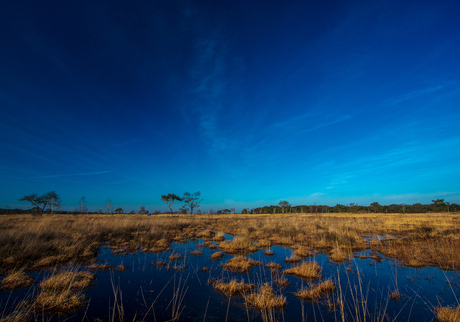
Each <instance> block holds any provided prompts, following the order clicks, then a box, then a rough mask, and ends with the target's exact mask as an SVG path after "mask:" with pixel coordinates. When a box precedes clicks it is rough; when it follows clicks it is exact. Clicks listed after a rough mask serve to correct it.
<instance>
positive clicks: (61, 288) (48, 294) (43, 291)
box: [35, 272, 95, 313]
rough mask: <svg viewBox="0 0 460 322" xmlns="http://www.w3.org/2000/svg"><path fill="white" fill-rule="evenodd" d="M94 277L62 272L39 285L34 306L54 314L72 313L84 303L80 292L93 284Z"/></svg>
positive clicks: (84, 298) (85, 300)
mask: <svg viewBox="0 0 460 322" xmlns="http://www.w3.org/2000/svg"><path fill="white" fill-rule="evenodd" d="M94 278H95V276H94V274H92V273H90V272H62V273H59V274H57V275H54V276H51V277H49V278H48V279H46V280H44V281H42V282H41V283H40V293H39V294H38V296H37V298H36V299H35V304H36V305H38V306H39V307H42V308H43V309H45V310H51V311H56V312H63V313H65V312H70V311H74V310H76V309H78V308H80V307H81V306H83V305H84V304H85V303H86V302H87V299H86V296H85V295H84V294H82V293H81V292H80V291H81V290H83V289H86V288H88V287H90V286H91V285H92V284H93V280H94Z"/></svg>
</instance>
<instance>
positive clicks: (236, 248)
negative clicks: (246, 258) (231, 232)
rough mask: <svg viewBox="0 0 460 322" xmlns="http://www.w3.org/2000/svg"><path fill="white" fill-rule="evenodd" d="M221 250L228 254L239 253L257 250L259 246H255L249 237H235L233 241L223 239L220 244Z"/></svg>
mask: <svg viewBox="0 0 460 322" xmlns="http://www.w3.org/2000/svg"><path fill="white" fill-rule="evenodd" d="M219 248H220V250H221V251H223V252H224V253H227V254H237V253H244V252H253V251H257V249H258V248H257V246H255V245H254V244H253V242H252V240H250V239H247V238H239V237H235V238H233V239H232V241H227V240H225V241H223V242H221V243H220V244H219Z"/></svg>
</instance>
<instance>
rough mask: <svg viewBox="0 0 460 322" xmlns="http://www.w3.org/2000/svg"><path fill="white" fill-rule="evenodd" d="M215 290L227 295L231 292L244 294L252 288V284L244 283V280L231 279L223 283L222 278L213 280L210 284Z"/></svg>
mask: <svg viewBox="0 0 460 322" xmlns="http://www.w3.org/2000/svg"><path fill="white" fill-rule="evenodd" d="M212 286H213V287H214V289H215V290H216V291H219V292H222V293H226V294H228V295H229V296H232V295H233V294H245V293H247V292H249V291H250V290H252V289H253V288H254V285H253V284H246V283H244V281H241V282H238V281H236V280H231V281H230V282H229V283H225V282H224V281H223V280H217V281H214V283H213V284H212Z"/></svg>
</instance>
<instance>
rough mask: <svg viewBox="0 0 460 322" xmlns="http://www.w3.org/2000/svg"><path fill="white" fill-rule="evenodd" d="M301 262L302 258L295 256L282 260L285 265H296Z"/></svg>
mask: <svg viewBox="0 0 460 322" xmlns="http://www.w3.org/2000/svg"><path fill="white" fill-rule="evenodd" d="M301 260H302V258H300V257H298V256H296V255H295V254H292V255H291V256H290V257H287V258H285V259H284V261H285V262H286V263H298V262H300V261H301Z"/></svg>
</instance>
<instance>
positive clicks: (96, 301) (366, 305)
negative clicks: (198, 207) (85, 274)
mask: <svg viewBox="0 0 460 322" xmlns="http://www.w3.org/2000/svg"><path fill="white" fill-rule="evenodd" d="M227 238H231V237H230V236H227ZM203 243H204V241H203V240H202V239H197V240H194V241H188V242H187V243H173V244H172V245H171V246H170V248H169V250H168V251H165V252H163V253H158V254H152V253H144V252H142V251H138V252H134V253H122V254H116V255H114V254H113V251H112V249H110V248H108V246H102V247H101V249H100V253H99V256H98V258H97V261H98V262H100V263H108V264H110V265H112V266H118V265H124V266H126V267H127V268H128V269H126V270H124V271H118V270H115V269H110V270H101V271H94V273H95V274H96V280H95V285H94V286H93V287H91V288H89V289H87V290H85V291H83V293H84V294H85V295H86V296H87V297H88V298H89V302H88V304H87V305H86V306H85V307H82V308H81V309H79V310H78V311H76V312H72V313H69V314H67V315H59V314H45V316H42V315H41V314H40V313H37V315H36V317H33V318H32V320H40V321H43V320H45V321H167V320H177V321H225V320H227V321H262V320H263V318H265V319H267V317H266V316H263V313H261V312H260V311H258V310H254V309H251V308H247V307H246V306H245V304H244V300H243V298H242V297H241V296H238V295H237V296H233V297H231V298H229V297H227V296H226V295H225V294H223V293H220V292H217V291H215V290H214V288H213V286H212V283H210V281H212V280H214V279H224V280H226V281H228V282H229V281H230V280H231V279H238V280H244V281H246V282H249V283H252V284H254V285H256V286H257V285H261V284H263V283H265V282H269V283H272V286H273V287H274V289H275V292H276V293H277V294H282V295H284V296H286V298H287V304H286V306H285V308H284V309H282V310H275V311H273V312H269V317H268V319H269V320H270V318H273V320H278V321H339V320H341V315H342V314H344V315H345V318H346V320H347V321H362V320H371V321H388V320H390V321H392V320H397V321H432V320H434V319H435V314H434V308H435V307H437V306H439V305H442V306H447V305H452V306H457V305H458V302H457V298H458V296H459V295H460V286H459V283H460V276H459V272H458V271H443V270H441V269H439V268H435V267H425V268H409V267H403V266H401V265H400V264H399V263H398V262H397V261H394V260H388V259H384V258H383V257H382V256H381V255H380V260H376V259H372V258H366V257H367V256H370V255H379V254H374V253H373V254H371V253H370V251H365V252H360V253H355V257H354V258H353V259H352V260H350V261H347V262H344V263H340V264H338V263H334V262H332V261H331V260H330V259H329V258H328V257H327V256H326V255H324V254H321V253H318V254H316V255H314V256H311V257H309V258H306V259H304V260H305V261H312V260H315V261H317V262H318V263H319V265H320V266H321V267H322V277H321V278H320V279H319V280H316V281H314V283H317V282H318V281H323V280H326V279H331V280H333V281H334V282H335V283H336V285H337V287H336V290H335V291H334V293H332V294H330V295H329V296H326V297H324V298H323V299H322V300H320V301H317V302H311V301H303V300H300V299H299V298H297V297H295V296H294V295H293V294H294V293H295V292H297V291H298V290H299V289H302V288H303V287H306V286H308V285H309V284H310V283H311V282H309V281H305V280H302V279H300V278H297V277H294V276H288V275H286V276H285V277H286V278H287V279H288V280H289V281H290V282H291V284H290V285H289V286H287V287H283V288H281V287H279V286H277V285H276V284H275V283H273V281H274V279H275V278H276V276H275V275H272V274H271V271H270V270H269V269H267V268H265V267H264V266H263V265H262V266H256V267H253V268H252V269H251V271H250V272H249V273H244V274H242V273H234V272H231V271H228V270H225V269H224V268H223V267H222V266H221V265H222V263H225V262H226V261H228V260H229V259H230V258H232V257H233V256H234V255H228V254H225V255H224V257H223V258H222V259H221V260H211V259H210V255H211V254H212V253H214V252H215V251H218V249H216V250H210V249H209V247H205V246H203ZM194 250H200V251H202V254H201V255H192V254H191V253H192V251H194ZM271 250H272V251H273V252H274V255H273V256H267V255H264V254H263V250H260V251H257V252H255V253H252V254H248V255H247V256H248V257H250V258H252V259H254V260H257V261H261V262H263V263H264V264H266V263H269V262H276V263H279V264H281V265H282V266H283V267H284V268H289V267H291V265H297V264H289V263H286V262H285V261H284V259H285V258H287V257H289V256H291V254H292V253H293V251H292V250H290V249H288V248H285V247H281V246H273V247H271ZM172 253H177V254H180V255H181V256H182V257H181V258H180V259H178V260H175V261H169V260H168V257H169V256H170V255H171V254H172ZM357 256H360V257H357ZM159 261H162V262H165V263H166V265H163V266H158V265H156V263H157V262H159ZM203 268H206V270H203ZM78 269H80V270H86V267H85V266H82V267H79V268H78ZM280 272H282V270H280ZM29 275H32V276H34V277H36V281H35V284H34V286H33V287H32V288H29V289H22V290H15V291H1V292H0V307H1V311H2V313H1V315H0V317H1V316H6V315H7V314H8V313H10V312H11V311H12V310H13V308H14V307H15V305H16V304H17V303H19V301H20V300H22V299H24V298H26V299H30V300H31V299H33V297H34V296H35V295H36V294H37V293H38V284H39V283H40V281H41V280H42V279H43V278H45V277H47V276H49V275H50V272H49V271H41V272H34V273H32V274H29ZM396 289H397V290H399V293H400V294H401V298H400V299H399V300H395V299H391V298H390V296H389V293H390V292H392V291H394V290H396ZM340 299H342V301H343V303H344V305H343V311H342V310H341V307H340V305H338V303H339V302H340Z"/></svg>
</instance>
